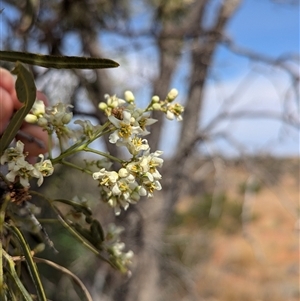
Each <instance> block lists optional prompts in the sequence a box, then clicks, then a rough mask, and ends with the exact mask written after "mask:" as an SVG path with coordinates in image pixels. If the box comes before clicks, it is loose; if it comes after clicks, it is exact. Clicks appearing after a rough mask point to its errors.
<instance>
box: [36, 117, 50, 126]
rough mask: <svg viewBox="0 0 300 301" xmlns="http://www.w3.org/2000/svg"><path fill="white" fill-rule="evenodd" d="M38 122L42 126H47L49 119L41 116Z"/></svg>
mask: <svg viewBox="0 0 300 301" xmlns="http://www.w3.org/2000/svg"><path fill="white" fill-rule="evenodd" d="M37 124H38V126H40V127H45V126H47V124H48V121H47V119H46V118H44V117H42V118H39V120H38V122H37Z"/></svg>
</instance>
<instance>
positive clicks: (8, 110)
mask: <svg viewBox="0 0 300 301" xmlns="http://www.w3.org/2000/svg"><path fill="white" fill-rule="evenodd" d="M13 110H14V108H13V103H12V101H11V96H10V94H9V92H8V91H7V90H5V89H3V88H1V87H0V134H2V133H3V132H4V130H5V128H6V126H7V124H8V122H9V120H10V118H11V116H12V114H13Z"/></svg>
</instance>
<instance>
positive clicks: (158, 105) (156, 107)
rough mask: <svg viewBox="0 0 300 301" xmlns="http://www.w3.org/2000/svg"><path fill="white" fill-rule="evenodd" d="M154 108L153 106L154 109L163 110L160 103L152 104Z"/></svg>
mask: <svg viewBox="0 0 300 301" xmlns="http://www.w3.org/2000/svg"><path fill="white" fill-rule="evenodd" d="M152 108H153V110H156V111H160V110H161V105H160V104H159V103H154V104H153V105H152Z"/></svg>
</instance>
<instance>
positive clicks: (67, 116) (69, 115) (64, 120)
mask: <svg viewBox="0 0 300 301" xmlns="http://www.w3.org/2000/svg"><path fill="white" fill-rule="evenodd" d="M72 117H73V114H72V113H66V114H65V115H64V116H63V117H62V119H61V121H62V123H63V124H68V123H69V122H70V121H71V119H72Z"/></svg>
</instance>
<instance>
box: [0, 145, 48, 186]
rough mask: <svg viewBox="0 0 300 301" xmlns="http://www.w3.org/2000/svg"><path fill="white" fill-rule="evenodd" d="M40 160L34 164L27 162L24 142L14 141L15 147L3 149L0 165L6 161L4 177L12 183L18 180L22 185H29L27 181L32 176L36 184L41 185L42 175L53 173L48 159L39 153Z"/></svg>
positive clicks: (46, 175)
mask: <svg viewBox="0 0 300 301" xmlns="http://www.w3.org/2000/svg"><path fill="white" fill-rule="evenodd" d="M39 157H40V158H41V161H40V162H38V163H35V164H34V165H32V164H30V163H28V162H27V161H26V160H25V158H26V155H24V144H23V143H22V142H21V141H18V142H17V143H16V147H10V148H8V149H6V150H5V152H4V153H3V155H2V156H1V158H0V163H1V165H4V164H5V163H7V166H8V174H7V175H6V179H7V180H8V181H9V182H12V183H14V182H15V181H16V180H19V181H20V183H21V185H22V186H23V187H29V181H30V180H31V179H32V178H37V179H38V182H37V184H38V186H41V185H42V184H43V181H44V177H48V176H50V175H52V173H53V166H52V163H51V161H50V160H44V156H43V155H39Z"/></svg>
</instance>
